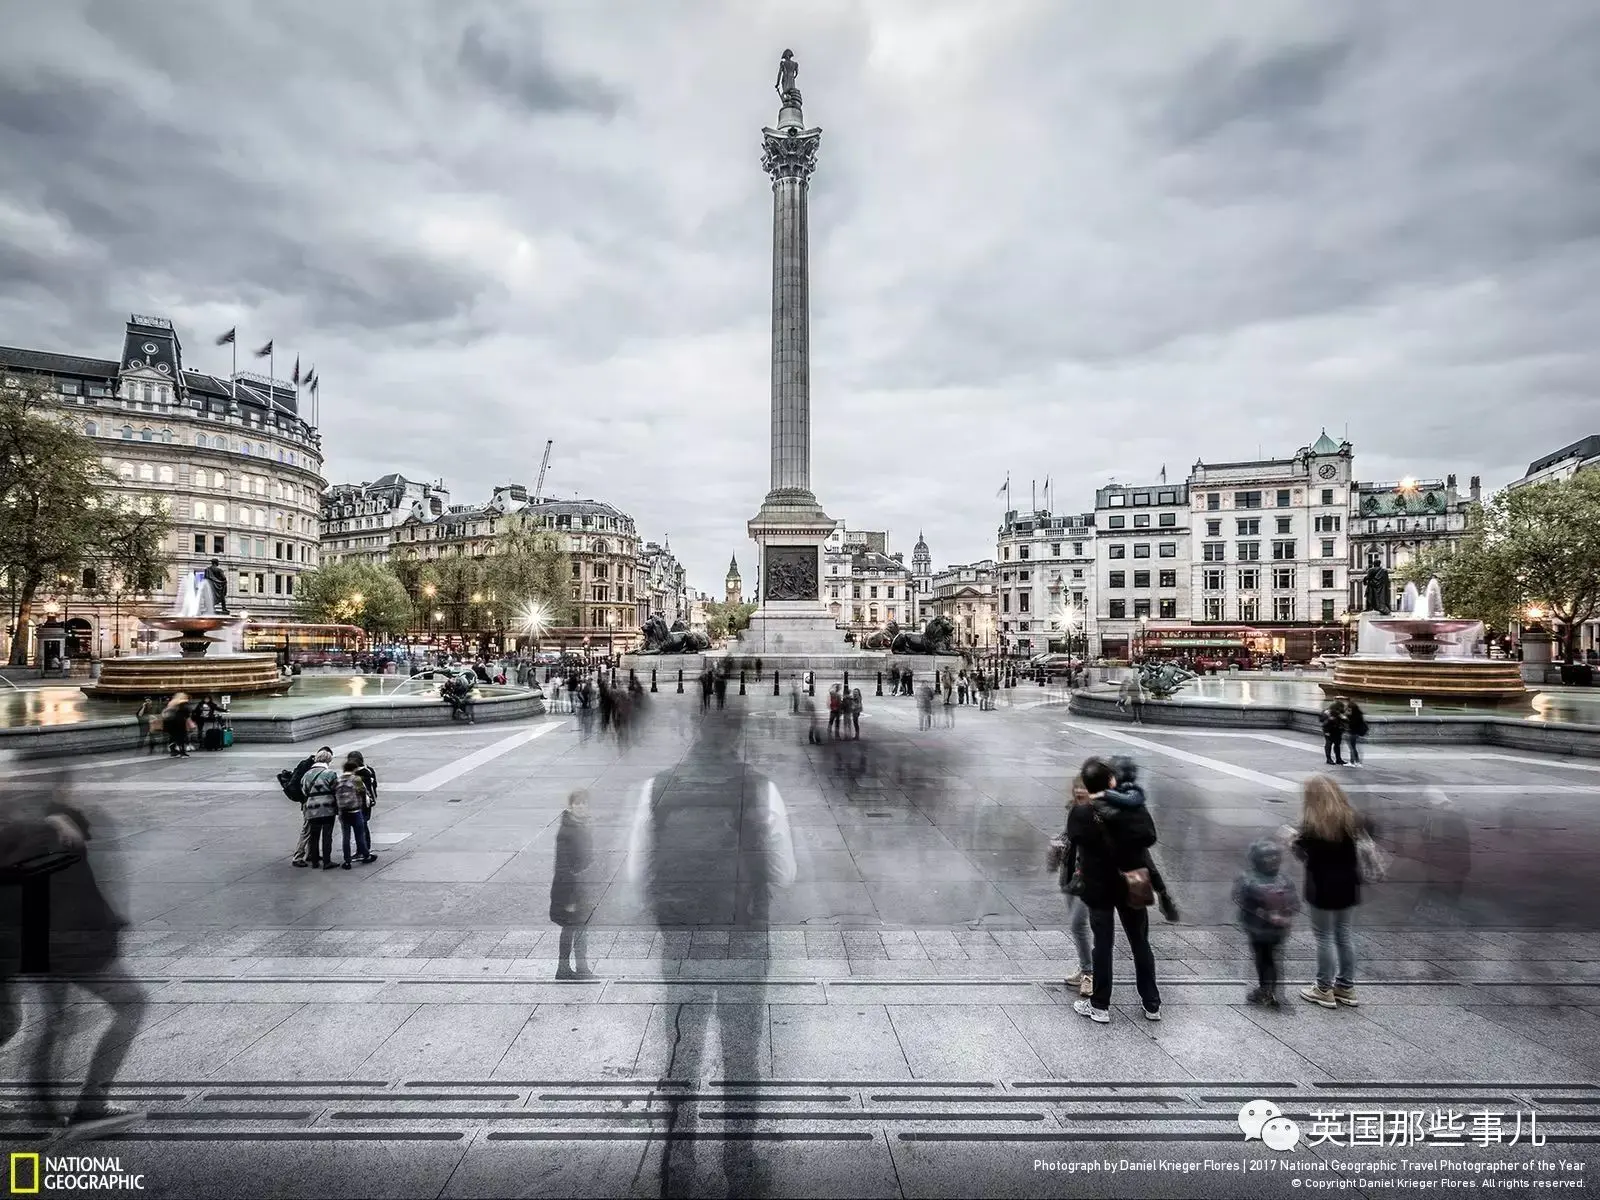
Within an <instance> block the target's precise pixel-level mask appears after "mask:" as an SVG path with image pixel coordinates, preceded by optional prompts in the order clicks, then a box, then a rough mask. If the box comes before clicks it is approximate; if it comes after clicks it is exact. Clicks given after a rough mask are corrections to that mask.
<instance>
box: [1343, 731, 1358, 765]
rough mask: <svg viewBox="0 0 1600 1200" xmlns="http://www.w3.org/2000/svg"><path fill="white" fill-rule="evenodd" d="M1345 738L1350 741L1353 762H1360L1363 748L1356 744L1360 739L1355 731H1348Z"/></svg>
mask: <svg viewBox="0 0 1600 1200" xmlns="http://www.w3.org/2000/svg"><path fill="white" fill-rule="evenodd" d="M1345 740H1346V741H1347V742H1349V743H1350V761H1351V762H1353V763H1358V762H1360V761H1361V750H1360V747H1358V746H1357V745H1356V743H1357V742H1358V741H1359V740H1360V739H1359V738H1358V737H1357V736H1356V735H1355V734H1353V733H1347V734H1345Z"/></svg>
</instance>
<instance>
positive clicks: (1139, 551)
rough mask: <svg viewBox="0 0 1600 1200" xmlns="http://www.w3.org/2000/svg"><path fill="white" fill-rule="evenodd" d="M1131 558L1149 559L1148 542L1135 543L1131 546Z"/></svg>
mask: <svg viewBox="0 0 1600 1200" xmlns="http://www.w3.org/2000/svg"><path fill="white" fill-rule="evenodd" d="M1133 556H1134V557H1135V558H1149V557H1150V543H1149V542H1135V543H1134V544H1133Z"/></svg>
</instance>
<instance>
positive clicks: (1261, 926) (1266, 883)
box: [1233, 838, 1300, 1009]
mask: <svg viewBox="0 0 1600 1200" xmlns="http://www.w3.org/2000/svg"><path fill="white" fill-rule="evenodd" d="M1282 865H1283V849H1282V847H1281V846H1279V845H1278V843H1277V841H1276V840H1275V839H1272V838H1262V839H1260V840H1259V841H1257V842H1256V843H1255V844H1254V845H1252V846H1251V847H1250V855H1249V859H1248V862H1247V863H1246V866H1245V870H1244V873H1243V874H1241V875H1240V876H1239V878H1238V879H1236V880H1235V881H1234V884H1233V903H1234V906H1235V907H1236V908H1237V909H1238V911H1239V926H1240V928H1242V929H1243V930H1244V934H1245V937H1246V938H1248V939H1249V941H1250V953H1251V955H1252V957H1253V958H1254V959H1255V966H1256V986H1255V988H1253V989H1252V990H1251V991H1250V992H1249V993H1248V994H1247V995H1246V996H1245V999H1246V1001H1248V1002H1249V1003H1251V1004H1259V1005H1261V1006H1262V1007H1263V1008H1273V1009H1277V1008H1282V1007H1283V995H1282V993H1281V992H1280V991H1279V990H1278V981H1279V977H1280V971H1279V969H1278V963H1279V957H1280V956H1281V954H1282V952H1283V943H1284V941H1285V939H1287V938H1288V936H1289V926H1290V925H1291V924H1292V923H1293V921H1294V914H1295V913H1296V912H1298V911H1299V909H1300V898H1299V897H1298V896H1297V895H1295V890H1294V884H1293V883H1292V882H1290V880H1289V877H1288V876H1287V875H1285V874H1284V873H1283V872H1282V871H1281V870H1280V868H1281V866H1282Z"/></svg>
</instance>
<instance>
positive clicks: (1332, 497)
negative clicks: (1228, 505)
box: [1195, 488, 1339, 512]
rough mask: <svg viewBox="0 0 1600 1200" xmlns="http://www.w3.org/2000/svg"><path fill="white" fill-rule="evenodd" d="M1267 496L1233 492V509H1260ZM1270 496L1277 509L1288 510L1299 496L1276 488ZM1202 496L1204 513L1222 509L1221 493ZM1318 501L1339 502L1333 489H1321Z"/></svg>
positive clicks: (1255, 493)
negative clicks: (1203, 498) (1203, 497)
mask: <svg viewBox="0 0 1600 1200" xmlns="http://www.w3.org/2000/svg"><path fill="white" fill-rule="evenodd" d="M1267 494H1268V493H1266V492H1262V491H1247V492H1235V493H1234V494H1233V507H1234V508H1262V507H1264V505H1263V504H1262V500H1263V498H1264V497H1265V496H1266V495H1267ZM1271 495H1272V497H1273V499H1274V500H1275V501H1276V502H1277V503H1276V505H1275V507H1277V508H1288V507H1290V506H1291V505H1292V504H1293V503H1294V500H1295V498H1296V497H1297V496H1298V495H1299V491H1298V490H1297V489H1290V488H1278V489H1276V490H1275V491H1274V492H1272V493H1271ZM1204 496H1205V507H1206V511H1208V512H1216V511H1217V510H1218V509H1220V508H1221V507H1222V493H1221V492H1206V493H1204ZM1320 500H1321V503H1322V504H1323V505H1333V504H1337V503H1338V502H1339V501H1338V496H1337V492H1336V489H1334V488H1323V489H1322V495H1321V497H1320ZM1195 502H1196V503H1197V504H1198V503H1199V502H1200V497H1199V495H1196V497H1195Z"/></svg>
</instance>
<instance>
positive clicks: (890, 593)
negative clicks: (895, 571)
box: [884, 583, 894, 600]
mask: <svg viewBox="0 0 1600 1200" xmlns="http://www.w3.org/2000/svg"><path fill="white" fill-rule="evenodd" d="M884 595H885V596H886V597H887V598H888V599H890V600H893V599H894V584H892V583H891V584H890V585H889V586H888V587H887V588H886V589H884Z"/></svg>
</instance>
